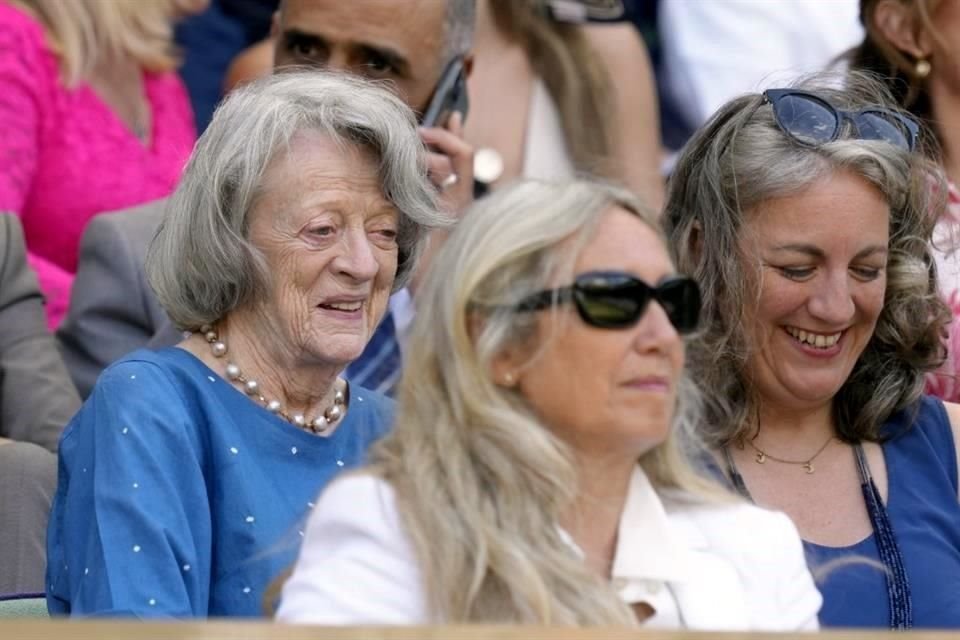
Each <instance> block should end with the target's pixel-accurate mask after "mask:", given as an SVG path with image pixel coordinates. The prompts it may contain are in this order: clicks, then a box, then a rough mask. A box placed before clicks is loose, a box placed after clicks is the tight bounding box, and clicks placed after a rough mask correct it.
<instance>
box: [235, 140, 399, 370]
mask: <svg viewBox="0 0 960 640" xmlns="http://www.w3.org/2000/svg"><path fill="white" fill-rule="evenodd" d="M377 165H378V162H377V159H376V158H375V157H374V156H373V155H372V154H371V153H370V152H368V151H366V150H364V149H361V148H358V147H356V146H354V145H351V144H346V143H345V144H341V145H338V144H336V143H334V142H333V141H331V140H330V139H329V138H327V137H325V136H324V135H322V134H319V133H316V132H305V133H301V134H299V135H297V136H296V137H295V138H294V140H293V142H292V144H291V147H290V149H289V152H287V153H285V154H283V155H282V156H281V157H280V158H278V159H277V160H276V161H274V162H273V163H272V164H271V165H270V166H269V167H268V169H267V172H266V176H265V179H264V185H263V194H262V196H261V197H260V198H259V199H258V201H257V204H256V205H255V207H254V210H253V212H252V214H251V222H250V232H249V238H250V241H251V242H252V243H253V244H254V245H255V246H256V247H257V248H258V249H260V251H262V252H263V255H264V256H265V257H266V260H267V264H268V267H269V271H270V276H271V282H272V290H271V291H270V292H269V298H268V299H266V300H264V301H263V302H262V304H261V308H262V313H261V315H262V316H263V317H264V318H265V319H266V320H267V321H268V322H270V323H271V326H270V327H269V331H270V333H271V334H273V335H274V336H275V337H274V340H279V341H281V342H282V344H280V345H279V346H280V347H281V348H283V349H285V350H287V352H288V353H289V354H291V355H292V356H293V357H294V358H300V359H304V358H305V359H306V360H307V361H310V362H316V363H324V364H331V365H337V366H339V365H345V364H347V363H349V362H351V361H352V360H354V359H356V358H357V357H358V356H359V355H360V354H361V352H362V351H363V349H364V347H365V346H366V344H367V341H368V339H369V338H370V335H371V334H372V333H373V330H374V328H375V327H376V325H377V323H378V322H380V319H381V318H382V317H383V314H384V311H385V309H386V306H387V300H388V298H389V297H390V290H391V287H392V286H393V279H394V276H395V275H396V271H397V224H398V213H397V211H396V209H395V208H394V207H393V206H392V205H391V204H390V202H388V201H387V200H386V199H385V198H384V196H383V195H382V193H381V189H380V180H379V177H378V173H377Z"/></svg>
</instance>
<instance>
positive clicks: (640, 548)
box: [611, 465, 694, 582]
mask: <svg viewBox="0 0 960 640" xmlns="http://www.w3.org/2000/svg"><path fill="white" fill-rule="evenodd" d="M693 575H694V573H693V567H692V565H691V563H690V557H689V549H687V548H686V547H685V546H684V545H683V541H682V540H678V539H677V535H676V531H675V530H674V528H673V526H672V524H671V521H670V518H669V516H667V512H666V509H665V508H664V506H663V502H662V501H661V499H660V496H659V495H658V494H657V491H656V489H654V487H653V485H652V484H651V483H650V479H649V478H647V474H646V473H644V471H643V469H641V468H640V465H637V466H636V467H635V469H634V472H633V475H632V476H631V478H630V488H629V490H628V491H627V500H626V503H625V504H624V507H623V513H622V514H621V516H620V525H619V528H618V530H617V548H616V551H615V552H614V557H613V570H612V575H611V578H613V580H615V581H616V580H618V579H619V580H620V581H631V582H632V581H636V580H653V581H658V582H685V581H687V580H689V579H691V578H692V577H693Z"/></svg>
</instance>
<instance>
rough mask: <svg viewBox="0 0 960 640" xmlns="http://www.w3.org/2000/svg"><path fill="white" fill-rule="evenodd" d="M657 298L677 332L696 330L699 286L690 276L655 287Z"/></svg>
mask: <svg viewBox="0 0 960 640" xmlns="http://www.w3.org/2000/svg"><path fill="white" fill-rule="evenodd" d="M657 300H658V301H659V302H660V306H662V307H663V310H664V311H666V312H667V317H668V318H670V323H671V324H673V327H674V329H676V330H677V333H680V334H686V333H692V332H693V331H696V329H697V325H698V324H699V323H700V288H699V287H698V286H697V283H696V282H695V281H693V280H691V279H690V278H676V279H675V280H669V281H667V282H664V283H663V284H661V285H660V286H659V287H657Z"/></svg>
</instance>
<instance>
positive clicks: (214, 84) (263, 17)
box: [174, 0, 280, 133]
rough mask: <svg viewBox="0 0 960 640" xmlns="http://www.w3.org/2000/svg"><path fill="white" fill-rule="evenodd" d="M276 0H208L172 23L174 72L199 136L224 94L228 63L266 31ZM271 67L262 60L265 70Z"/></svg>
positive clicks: (277, 1) (270, 62) (260, 38)
mask: <svg viewBox="0 0 960 640" xmlns="http://www.w3.org/2000/svg"><path fill="white" fill-rule="evenodd" d="M279 6H280V0H209V7H207V9H206V10H205V11H202V12H200V13H198V14H197V15H193V16H189V17H187V18H185V19H184V20H181V21H180V22H178V23H177V25H176V29H175V31H174V38H175V40H176V43H177V47H178V48H179V50H180V51H181V52H182V58H183V63H182V64H181V65H180V69H179V73H180V77H181V78H182V79H183V83H184V85H186V87H187V92H188V93H189V94H190V103H191V105H192V106H193V114H194V118H195V119H196V125H197V132H198V133H203V130H204V129H206V128H207V124H209V123H210V118H211V116H213V110H214V109H215V108H216V106H217V105H218V104H219V103H220V100H222V99H223V96H224V95H225V94H226V90H225V79H226V77H227V74H228V70H229V68H230V65H231V62H232V61H233V59H234V58H235V57H236V56H237V55H238V54H239V53H240V52H241V51H243V50H244V49H246V48H247V47H249V46H250V45H252V44H254V43H256V42H260V41H261V40H263V39H264V38H266V37H267V34H268V33H270V23H271V21H272V19H273V14H274V12H275V11H276V10H277V8H278V7H279ZM272 66H273V61H272V59H271V58H267V63H266V67H265V69H266V71H265V73H269V72H270V68H271V67H272Z"/></svg>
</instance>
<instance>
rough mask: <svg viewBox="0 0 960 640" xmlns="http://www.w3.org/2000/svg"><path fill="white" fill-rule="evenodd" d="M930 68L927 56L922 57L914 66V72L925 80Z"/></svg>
mask: <svg viewBox="0 0 960 640" xmlns="http://www.w3.org/2000/svg"><path fill="white" fill-rule="evenodd" d="M930 69H931V67H930V61H929V60H927V59H926V58H920V59H919V60H917V63H916V64H915V65H914V67H913V73H914V75H915V76H917V77H918V78H920V79H921V80H923V79H924V78H926V77H927V76H928V75H930Z"/></svg>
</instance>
